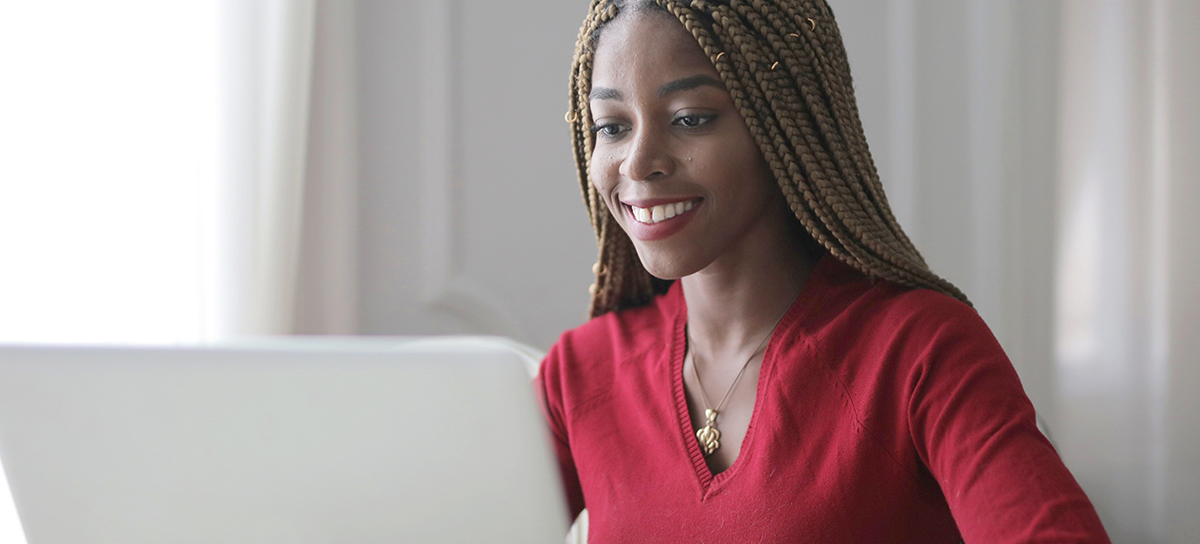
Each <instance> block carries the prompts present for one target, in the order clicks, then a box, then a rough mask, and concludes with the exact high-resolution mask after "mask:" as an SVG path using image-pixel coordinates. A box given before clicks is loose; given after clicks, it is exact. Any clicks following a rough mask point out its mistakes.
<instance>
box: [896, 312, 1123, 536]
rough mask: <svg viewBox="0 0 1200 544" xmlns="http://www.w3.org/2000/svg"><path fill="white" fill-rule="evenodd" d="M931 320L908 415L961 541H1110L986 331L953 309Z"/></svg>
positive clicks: (971, 315) (973, 316)
mask: <svg viewBox="0 0 1200 544" xmlns="http://www.w3.org/2000/svg"><path fill="white" fill-rule="evenodd" d="M934 313H935V314H940V315H933V316H929V315H926V316H922V319H921V321H922V322H923V324H921V325H918V326H916V327H915V328H916V329H918V330H924V331H926V332H927V334H918V335H916V336H917V337H921V338H922V340H921V341H920V345H919V346H915V348H914V351H916V352H917V353H916V355H917V357H916V360H917V364H916V365H915V366H914V367H913V368H912V370H911V373H910V376H909V380H908V387H909V395H910V397H909V403H908V411H907V412H908V413H907V417H908V419H909V429H910V432H911V433H912V439H913V443H914V444H915V446H916V448H917V453H918V455H919V456H920V458H921V460H922V461H923V462H924V463H925V465H926V466H927V467H928V468H929V470H930V471H931V473H932V474H933V476H934V477H935V478H936V479H937V481H938V483H939V485H940V486H941V488H942V492H943V494H944V495H945V497H946V501H947V503H948V504H949V506H950V510H951V512H952V514H953V515H954V519H955V522H956V524H957V525H958V527H959V531H960V532H961V533H962V536H963V540H964V542H967V543H974V542H987V543H997V544H999V543H1010V542H1011V543H1016V542H1022V543H1030V542H1038V543H1042V542H1045V543H1049V542H1055V543H1059V542H1062V543H1066V542H1072V543H1076V542H1077V543H1084V542H1087V543H1107V542H1109V539H1108V536H1107V535H1106V534H1105V531H1104V527H1103V526H1102V525H1101V523H1100V519H1099V517H1098V516H1097V515H1096V511H1095V509H1094V508H1093V507H1092V504H1091V502H1090V501H1089V500H1088V498H1087V496H1086V495H1085V494H1084V492H1083V490H1082V489H1081V488H1080V487H1079V484H1078V483H1077V482H1076V481H1075V478H1074V477H1073V476H1071V473H1070V472H1069V471H1068V470H1067V468H1066V466H1064V465H1063V462H1062V460H1061V459H1060V458H1059V456H1058V453H1057V452H1055V450H1054V448H1053V446H1051V444H1050V442H1049V441H1048V440H1046V438H1045V437H1044V436H1043V435H1042V433H1041V432H1040V431H1039V430H1038V429H1037V424H1036V418H1035V415H1034V408H1033V405H1032V403H1030V402H1029V399H1028V397H1026V395H1025V392H1024V390H1023V389H1022V387H1021V382H1020V380H1019V378H1018V377H1017V373H1016V371H1015V369H1014V368H1013V366H1012V363H1010V362H1009V360H1008V358H1007V357H1006V356H1005V354H1004V351H1003V350H1002V349H1001V347H1000V345H999V343H998V342H997V341H996V339H995V338H994V337H993V336H992V333H991V331H990V330H989V329H988V328H987V325H985V324H984V322H983V320H982V319H981V318H980V317H979V315H978V314H977V313H976V312H975V311H974V310H972V309H970V308H968V307H967V306H965V305H962V304H958V303H957V302H954V303H953V304H950V303H947V304H946V305H944V306H942V307H939V308H938V309H937V311H936V312H934Z"/></svg>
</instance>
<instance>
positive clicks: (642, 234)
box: [621, 200, 704, 242]
mask: <svg viewBox="0 0 1200 544" xmlns="http://www.w3.org/2000/svg"><path fill="white" fill-rule="evenodd" d="M703 203H704V201H703V200H701V201H699V202H696V203H695V204H694V205H692V209H690V210H688V211H686V212H683V213H681V214H679V215H676V216H675V217H672V218H670V219H667V220H665V221H659V222H657V223H654V224H652V225H647V224H646V223H642V222H641V221H638V220H637V218H635V217H634V216H633V209H632V208H630V207H629V206H627V205H625V204H622V205H621V207H622V208H624V209H625V217H626V218H627V219H628V220H629V221H627V223H628V225H629V234H630V235H632V236H633V237H634V238H637V239H638V240H641V241H643V242H652V241H654V240H662V239H663V238H666V237H668V236H670V235H672V234H675V233H676V232H679V231H680V230H681V229H683V227H686V226H687V224H688V222H689V221H691V220H692V216H693V215H695V212H696V210H697V209H699V208H700V205H701V204H703Z"/></svg>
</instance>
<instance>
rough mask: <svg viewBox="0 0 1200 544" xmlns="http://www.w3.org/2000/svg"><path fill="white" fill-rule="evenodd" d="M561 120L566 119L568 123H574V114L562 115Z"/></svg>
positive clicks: (570, 112) (571, 112)
mask: <svg viewBox="0 0 1200 544" xmlns="http://www.w3.org/2000/svg"><path fill="white" fill-rule="evenodd" d="M563 119H566V120H567V122H568V123H574V122H575V112H573V111H569V112H567V113H564V114H563Z"/></svg>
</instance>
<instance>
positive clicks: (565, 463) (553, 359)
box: [534, 341, 584, 523]
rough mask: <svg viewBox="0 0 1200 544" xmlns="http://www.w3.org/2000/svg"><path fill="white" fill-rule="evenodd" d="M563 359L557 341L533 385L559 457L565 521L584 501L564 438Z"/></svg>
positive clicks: (576, 513)
mask: <svg viewBox="0 0 1200 544" xmlns="http://www.w3.org/2000/svg"><path fill="white" fill-rule="evenodd" d="M563 363H564V357H563V349H562V345H561V341H560V343H559V344H555V345H554V347H552V348H550V352H549V353H547V354H546V358H545V359H543V360H542V364H541V368H540V369H539V371H538V375H537V378H536V380H535V383H534V385H535V387H536V389H537V393H538V399H539V400H540V401H541V402H540V404H541V406H542V413H543V414H544V415H545V417H546V422H547V424H548V426H549V429H550V440H551V442H552V444H553V447H554V453H555V455H556V456H557V458H558V467H559V471H560V473H561V474H562V482H563V493H564V495H565V497H566V498H567V508H568V509H569V512H568V514H569V516H570V517H569V518H568V520H567V522H568V523H570V522H572V521H574V520H575V518H576V517H578V516H579V513H580V512H581V511H583V508H584V503H583V489H582V486H581V485H580V483H579V472H578V471H577V470H576V468H575V460H574V458H573V457H572V456H571V446H570V442H569V441H568V440H567V427H566V423H565V422H566V417H565V414H564V409H563V381H562V370H563V368H562V365H563Z"/></svg>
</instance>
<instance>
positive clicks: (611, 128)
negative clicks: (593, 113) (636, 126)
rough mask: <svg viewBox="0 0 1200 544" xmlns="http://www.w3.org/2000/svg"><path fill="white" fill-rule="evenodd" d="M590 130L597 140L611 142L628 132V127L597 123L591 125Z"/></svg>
mask: <svg viewBox="0 0 1200 544" xmlns="http://www.w3.org/2000/svg"><path fill="white" fill-rule="evenodd" d="M590 130H591V131H592V134H595V135H596V136H597V137H598V138H602V139H606V140H612V139H614V138H616V137H618V136H620V135H621V134H622V133H623V132H625V131H626V130H628V127H624V126H622V125H620V124H618V123H597V124H595V125H592V127H591V129H590Z"/></svg>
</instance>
